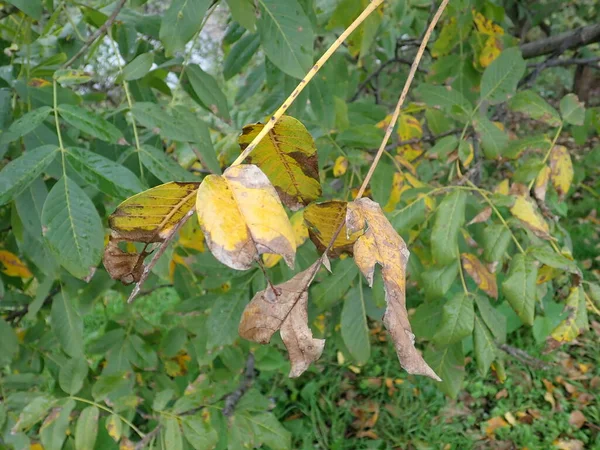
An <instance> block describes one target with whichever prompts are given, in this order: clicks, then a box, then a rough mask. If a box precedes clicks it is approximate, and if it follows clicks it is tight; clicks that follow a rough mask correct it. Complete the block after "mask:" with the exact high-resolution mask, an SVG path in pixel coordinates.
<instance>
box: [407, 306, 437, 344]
mask: <svg viewBox="0 0 600 450" xmlns="http://www.w3.org/2000/svg"><path fill="white" fill-rule="evenodd" d="M443 304H444V302H443V301H442V300H441V299H437V300H433V301H425V302H423V303H422V304H421V305H419V307H418V308H417V310H416V311H415V313H414V314H413V315H412V316H411V318H410V325H411V327H412V330H413V332H414V333H415V336H417V337H418V338H421V339H428V340H431V339H432V338H433V336H435V333H436V332H437V331H438V329H439V327H440V323H441V321H442V311H443Z"/></svg>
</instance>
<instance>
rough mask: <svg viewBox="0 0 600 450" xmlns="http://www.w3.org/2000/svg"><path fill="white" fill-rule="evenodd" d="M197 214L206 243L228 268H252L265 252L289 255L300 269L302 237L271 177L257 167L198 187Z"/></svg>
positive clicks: (232, 171)
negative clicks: (298, 237) (298, 247)
mask: <svg viewBox="0 0 600 450" xmlns="http://www.w3.org/2000/svg"><path fill="white" fill-rule="evenodd" d="M196 211H197V213H198V220H199V222H200V227H201V228H202V232H203V233H204V236H205V237H206V243H207V245H208V248H209V249H210V251H211V252H212V254H213V255H214V256H215V258H217V259H218V260H219V261H221V262H222V263H223V264H225V265H227V266H229V267H231V268H232V269H237V270H246V269H249V268H250V267H252V264H253V263H254V261H256V260H257V259H258V257H259V256H260V255H261V254H263V253H273V254H278V255H281V256H283V259H284V260H285V262H286V263H287V265H288V266H290V267H294V257H295V255H296V238H295V237H294V231H293V230H292V225H291V224H290V221H289V219H288V216H287V214H286V213H285V210H284V209H283V205H282V204H281V201H280V200H279V197H278V196H277V193H276V192H275V189H274V188H273V185H272V184H271V182H270V181H269V179H268V178H267V176H266V175H265V174H264V173H263V172H262V171H261V170H260V169H259V168H258V167H257V166H255V165H253V164H242V165H239V166H233V167H230V168H229V169H227V170H226V171H225V172H224V173H223V175H208V176H207V177H206V178H204V181H203V182H202V184H201V185H200V187H199V188H198V195H197V197H196Z"/></svg>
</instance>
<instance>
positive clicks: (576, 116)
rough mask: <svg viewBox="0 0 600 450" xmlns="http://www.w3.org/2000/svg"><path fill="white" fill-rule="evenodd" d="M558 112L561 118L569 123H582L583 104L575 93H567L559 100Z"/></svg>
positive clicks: (583, 114)
mask: <svg viewBox="0 0 600 450" xmlns="http://www.w3.org/2000/svg"><path fill="white" fill-rule="evenodd" d="M560 113H561V114H562V117H563V120H564V121H565V122H567V123H570V124H571V125H583V123H584V122H585V106H584V105H583V103H582V102H580V101H579V99H578V98H577V96H576V95H575V94H567V95H565V96H564V97H563V98H562V99H561V100H560Z"/></svg>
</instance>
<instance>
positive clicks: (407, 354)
mask: <svg viewBox="0 0 600 450" xmlns="http://www.w3.org/2000/svg"><path fill="white" fill-rule="evenodd" d="M346 226H347V228H348V231H349V232H350V233H356V232H360V231H363V230H365V228H366V231H365V232H364V234H363V235H362V236H360V237H359V238H358V239H357V241H356V243H355V244H354V260H355V262H356V265H357V266H358V268H359V269H360V271H361V272H362V274H363V275H364V276H365V278H366V279H367V281H368V283H369V286H372V285H373V276H374V273H375V265H376V264H379V265H380V266H381V274H382V277H383V283H384V286H385V299H386V302H387V308H386V310H385V314H384V316H383V323H384V325H385V327H386V328H387V330H388V331H389V333H390V334H391V336H392V339H393V341H394V346H395V348H396V353H397V354H398V359H399V360H400V365H401V366H402V368H404V370H406V371H407V372H408V373H411V374H416V375H425V376H428V377H430V378H433V379H434V380H437V381H441V380H440V378H439V377H438V376H437V375H436V373H435V372H434V371H433V370H432V369H431V367H429V366H428V365H427V363H426V362H425V360H424V359H423V357H422V356H421V354H420V353H419V352H418V351H417V349H416V348H415V345H414V342H415V335H414V334H413V333H412V330H411V326H410V323H409V321H408V313H407V311H406V265H407V262H408V257H409V254H410V253H409V251H408V248H407V247H406V243H405V242H404V240H403V239H402V238H401V237H400V236H399V235H398V233H396V231H395V230H394V228H393V227H392V225H391V224H390V222H389V221H388V220H387V219H386V217H385V216H384V214H383V211H382V210H381V207H380V206H379V204H377V203H375V202H374V201H372V200H370V199H368V198H361V199H359V200H356V201H354V202H351V203H349V204H348V212H347V214H346Z"/></svg>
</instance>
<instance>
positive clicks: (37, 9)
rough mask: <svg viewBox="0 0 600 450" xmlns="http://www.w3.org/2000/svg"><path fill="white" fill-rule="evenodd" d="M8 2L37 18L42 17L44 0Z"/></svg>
mask: <svg viewBox="0 0 600 450" xmlns="http://www.w3.org/2000/svg"><path fill="white" fill-rule="evenodd" d="M8 3H10V4H11V5H14V6H16V7H17V8H19V9H20V10H21V11H23V12H24V13H25V14H27V15H28V16H31V17H32V18H33V19H35V20H40V19H41V18H42V11H43V5H42V0H8Z"/></svg>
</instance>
